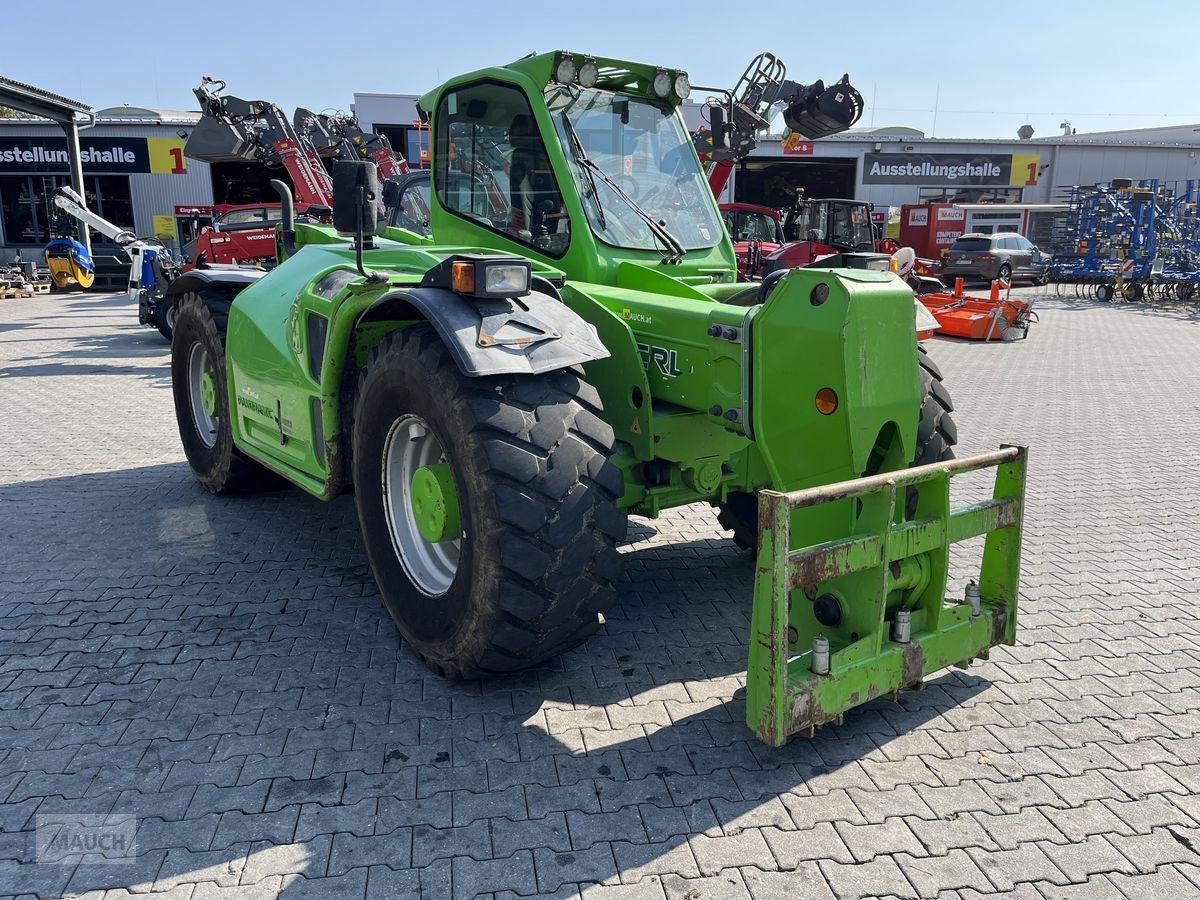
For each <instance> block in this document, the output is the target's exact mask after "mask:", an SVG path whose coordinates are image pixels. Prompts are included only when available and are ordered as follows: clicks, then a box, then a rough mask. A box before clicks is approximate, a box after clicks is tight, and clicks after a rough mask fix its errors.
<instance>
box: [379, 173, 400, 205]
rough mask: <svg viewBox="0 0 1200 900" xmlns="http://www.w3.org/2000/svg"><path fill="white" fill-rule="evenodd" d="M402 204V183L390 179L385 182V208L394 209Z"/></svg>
mask: <svg viewBox="0 0 1200 900" xmlns="http://www.w3.org/2000/svg"><path fill="white" fill-rule="evenodd" d="M399 205H400V183H399V182H398V181H392V180H390V179H389V180H388V181H385V182H384V183H383V208H384V209H392V208H393V207H396V206H399Z"/></svg>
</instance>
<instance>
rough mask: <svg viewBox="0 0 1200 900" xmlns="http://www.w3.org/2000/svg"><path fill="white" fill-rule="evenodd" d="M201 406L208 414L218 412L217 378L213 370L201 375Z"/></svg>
mask: <svg viewBox="0 0 1200 900" xmlns="http://www.w3.org/2000/svg"><path fill="white" fill-rule="evenodd" d="M200 408H201V409H203V410H204V412H205V413H206V414H207V415H210V416H215V415H216V414H217V380H216V379H215V378H213V376H212V372H205V373H204V374H203V375H201V376H200Z"/></svg>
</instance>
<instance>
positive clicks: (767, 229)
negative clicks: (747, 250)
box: [721, 209, 783, 244]
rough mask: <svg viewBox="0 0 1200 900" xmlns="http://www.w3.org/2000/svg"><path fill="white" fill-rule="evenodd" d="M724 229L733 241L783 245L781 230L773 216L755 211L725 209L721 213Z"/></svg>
mask: <svg viewBox="0 0 1200 900" xmlns="http://www.w3.org/2000/svg"><path fill="white" fill-rule="evenodd" d="M721 217H722V218H723V219H724V220H725V229H726V230H727V231H728V232H729V236H730V237H731V238H733V239H734V240H735V241H766V242H767V243H770V244H782V243H783V230H782V228H780V225H779V220H778V219H776V218H775V217H774V216H772V215H770V214H768V213H764V212H758V211H756V210H744V209H738V210H733V209H727V210H723V211H722V212H721Z"/></svg>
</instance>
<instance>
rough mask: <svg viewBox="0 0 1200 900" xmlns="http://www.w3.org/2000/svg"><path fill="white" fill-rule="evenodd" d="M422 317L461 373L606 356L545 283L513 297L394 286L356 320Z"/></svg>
mask: <svg viewBox="0 0 1200 900" xmlns="http://www.w3.org/2000/svg"><path fill="white" fill-rule="evenodd" d="M414 319H424V320H425V321H427V322H429V323H430V324H431V325H433V327H434V329H436V330H437V333H438V335H439V336H440V337H441V339H442V342H443V343H444V344H445V345H446V347H447V349H449V351H450V355H451V356H452V357H453V358H454V362H455V363H456V364H457V365H458V368H459V369H460V370H461V371H462V373H463V374H464V375H467V376H469V377H483V376H488V375H537V374H541V373H543V372H552V371H554V370H556V369H565V368H567V367H568V366H576V365H582V364H584V363H587V362H591V361H593V360H597V359H604V358H605V357H607V356H608V355H609V353H608V350H607V349H605V347H604V344H603V343H601V341H600V338H599V336H598V335H597V334H596V329H595V328H593V327H592V326H591V325H590V324H589V323H588V322H586V321H585V320H584V319H582V318H581V317H580V316H579V315H577V314H576V313H575V312H573V311H572V310H571V309H569V308H568V307H567V306H565V305H564V304H563V303H562V301H561V300H560V299H559V297H558V294H557V291H555V290H554V288H553V287H552V286H551V285H550V284H549V282H544V281H541V280H540V279H538V280H535V284H534V290H533V291H531V292H530V293H529V294H526V295H525V296H523V297H519V298H517V299H515V300H499V301H496V300H476V299H472V298H469V297H463V296H461V295H459V294H455V293H454V292H453V291H448V290H445V289H444V288H432V287H417V288H406V289H403V290H398V291H392V292H390V293H387V294H384V295H383V296H382V297H380V298H379V299H378V300H376V301H375V302H374V303H373V304H371V305H370V306H369V307H368V308H367V309H366V310H365V311H364V312H363V314H362V315H361V316H360V317H359V319H358V321H357V323H356V324H355V331H356V333H358V334H363V333H364V326H366V325H369V324H371V323H372V322H382V321H411V320H414Z"/></svg>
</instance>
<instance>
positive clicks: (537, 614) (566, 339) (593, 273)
mask: <svg viewBox="0 0 1200 900" xmlns="http://www.w3.org/2000/svg"><path fill="white" fill-rule="evenodd" d="M818 84H819V83H818ZM843 86H844V80H843V83H839V84H837V85H834V86H833V87H831V88H828V89H825V88H822V89H821V90H811V91H807V92H803V94H802V95H801V96H800V97H799V98H798V99H797V100H795V102H793V103H791V104H790V105H789V106H788V108H787V110H786V111H785V117H786V118H788V120H789V125H791V126H792V127H793V130H797V131H800V132H802V133H803V132H804V129H805V128H806V127H813V128H814V129H816V128H817V127H818V126H820V127H828V122H829V118H830V110H831V109H833V110H836V102H837V101H836V98H835V97H834V96H833V95H834V94H836V93H838V92H839V91H841V90H842V88H843ZM689 90H690V85H689V81H688V77H687V74H686V73H685V72H683V71H680V70H678V69H672V68H664V67H661V66H657V65H648V64H642V63H636V62H628V61H624V60H619V59H607V58H602V57H596V56H591V55H585V54H581V53H571V52H565V51H558V52H553V53H547V54H542V55H533V56H529V57H526V58H524V59H521V60H519V61H517V62H514V63H511V64H509V65H505V66H496V67H491V68H486V69H482V70H480V71H476V72H472V73H470V74H466V75H461V76H459V77H456V78H453V79H452V80H450V81H448V82H446V83H445V84H443V85H441V86H440V87H438V88H436V89H435V90H433V91H432V92H430V93H429V94H427V95H425V96H424V97H422V98H421V100H420V107H421V109H422V110H423V113H424V115H425V116H426V117H427V118H428V120H429V126H430V135H431V144H432V147H431V156H432V170H431V172H432V191H431V193H430V209H429V216H430V218H429V222H428V226H429V227H428V229H427V230H428V232H429V233H428V234H422V233H418V232H416V231H411V230H407V229H404V228H399V227H388V226H380V225H379V223H378V222H377V205H378V200H379V199H380V185H379V181H378V178H377V174H376V172H375V169H374V166H373V165H372V163H371V162H370V161H362V160H343V161H338V162H336V163H335V165H334V173H333V180H334V204H333V223H332V225H331V226H329V225H322V224H319V223H312V222H307V223H306V222H298V221H296V218H295V216H294V215H293V212H292V201H291V196H290V192H289V191H288V189H287V187H286V186H285V185H284V184H283V183H282V182H279V183H277V184H276V190H278V191H279V192H280V196H281V202H282V210H283V214H282V219H283V221H282V223H281V224H280V226H279V229H278V232H277V235H276V242H277V255H278V264H277V265H276V266H274V267H273V268H272V269H271V270H270V271H269V272H262V271H258V270H244V271H238V270H220V269H207V270H206V269H197V270H194V271H192V272H188V273H185V274H184V275H183V276H182V277H181V278H179V279H177V280H175V281H174V282H172V284H171V291H172V292H173V294H175V295H176V297H177V303H178V316H177V320H176V325H175V338H174V342H173V345H172V361H171V368H172V384H173V392H174V400H175V409H176V417H177V420H178V425H179V432H180V436H181V439H182V443H183V447H184V450H185V453H186V456H187V459H188V461H189V463H190V465H191V467H192V469H193V471H194V474H195V476H196V478H197V479H198V480H199V481H200V483H201V484H202V485H203V486H204V487H205V488H206V489H208V490H209V491H211V492H213V493H216V494H225V493H234V492H239V491H247V490H253V489H255V488H257V487H260V486H262V485H265V484H268V483H270V482H271V481H272V480H278V479H279V478H282V479H284V480H285V481H287V482H290V483H291V484H294V485H297V486H299V487H301V488H302V489H304V490H306V491H308V492H309V493H311V494H313V495H314V496H316V497H319V498H321V499H325V500H329V499H332V498H334V497H336V496H338V495H339V494H341V493H343V492H346V491H349V490H353V492H354V497H355V503H356V506H357V510H358V518H359V522H360V526H361V529H362V536H363V541H364V544H365V547H366V551H367V555H368V558H369V561H370V567H371V572H372V574H373V576H374V578H375V580H376V582H377V583H378V585H379V589H380V592H381V594H382V600H383V603H384V605H385V606H386V608H387V610H388V612H389V613H390V614H391V616H392V618H393V619H394V621H395V623H396V625H397V627H398V629H399V631H400V634H401V635H402V636H403V638H404V640H405V642H406V643H407V644H408V646H409V647H410V648H411V649H412V650H413V651H414V652H415V653H417V654H418V655H419V656H420V657H421V658H422V659H423V660H424V662H425V663H426V664H427V665H428V666H429V667H430V668H431V669H432V670H434V671H435V672H438V673H441V674H442V675H444V676H446V677H448V678H452V679H464V678H476V677H483V676H487V675H490V674H493V673H503V672H512V671H515V670H519V669H523V668H525V667H528V666H532V665H535V664H537V663H540V662H542V661H544V660H547V659H550V658H552V657H554V656H556V655H557V654H561V653H563V652H565V651H567V650H569V649H571V648H573V647H576V646H577V645H579V644H580V643H581V642H583V641H584V640H586V639H587V638H588V637H589V636H590V635H592V634H593V633H595V632H596V631H597V629H599V628H601V627H603V624H604V615H605V612H606V611H607V610H608V609H609V608H610V606H611V605H612V604H613V603H614V601H615V600H616V596H617V584H618V583H619V579H620V577H621V571H622V567H621V563H622V554H621V553H619V552H618V544H619V543H620V542H621V541H622V540H623V539H624V538H625V534H626V525H627V517H628V516H629V515H638V516H645V517H654V516H657V515H658V514H659V513H661V512H662V511H663V510H667V509H671V508H675V507H679V506H682V505H685V504H692V503H709V504H712V505H713V506H715V507H716V508H717V510H718V514H719V519H720V521H721V522H722V523H723V524H724V525H725V527H727V528H728V529H730V530H731V531H732V532H733V538H734V540H735V541H736V542H737V543H738V544H739V545H740V546H742V547H744V548H746V549H747V550H749V551H750V552H751V553H753V554H754V555H755V570H754V571H755V575H754V585H753V600H752V610H751V617H752V626H751V627H752V634H750V635H749V641H748V643H749V648H750V649H749V659H748V663H747V676H746V678H747V684H746V710H747V722H748V725H749V726H750V728H752V729H753V730H754V731H755V732H756V733H757V734H758V736H759V737H760V738H761V739H762V740H763V741H765V742H767V743H769V744H772V745H779V744H782V743H783V742H784V741H786V739H787V738H788V736H789V735H790V734H792V733H795V732H804V733H812V731H813V729H815V728H816V727H818V726H821V725H824V724H826V723H831V722H836V721H839V720H840V718H841V716H842V714H843V713H844V712H845V711H847V710H849V709H851V708H853V707H855V706H858V705H859V704H862V703H866V702H867V701H869V700H871V699H872V698H875V697H879V696H882V695H891V694H894V693H895V692H898V691H899V690H901V689H904V688H909V687H916V686H919V685H920V684H921V683H922V681H923V679H924V678H925V677H926V676H928V675H929V674H931V673H933V672H935V671H938V670H940V669H942V668H944V667H946V666H949V665H953V664H960V665H966V664H967V663H969V662H970V661H971V660H973V659H975V658H978V657H980V656H984V655H986V654H987V652H988V650H989V648H990V647H992V646H994V645H996V644H999V643H1012V642H1013V641H1014V637H1015V628H1016V613H1017V586H1018V576H1019V559H1020V545H1021V510H1022V503H1023V491H1024V471H1025V451H1024V449H1023V448H1017V447H1006V448H1002V449H1000V450H997V451H993V452H991V453H987V454H983V455H980V456H976V457H972V458H968V459H955V458H954V457H953V452H952V445H953V444H954V442H955V439H956V433H955V428H954V425H953V422H952V420H951V416H950V413H951V408H952V407H951V403H950V397H949V394H948V393H947V391H946V389H945V387H944V386H943V384H942V378H941V374H940V373H939V371H938V369H937V367H936V366H935V365H934V364H933V362H932V361H931V360H930V359H929V358H928V356H927V355H926V354H925V353H924V352H923V349H922V348H920V347H919V346H918V343H917V341H916V339H915V334H914V327H915V326H914V322H915V318H914V317H915V301H914V298H913V294H912V291H911V290H910V289H909V288H908V287H907V285H905V284H904V283H903V282H902V281H900V280H899V279H898V278H897V277H896V276H895V275H894V274H892V273H890V272H875V271H866V270H862V269H792V270H786V271H780V272H779V273H775V274H773V276H772V277H771V278H769V279H766V280H764V281H763V282H761V283H754V284H746V283H744V282H742V283H739V282H738V281H737V262H736V259H735V256H734V252H733V245H732V243H731V241H730V238H729V235H728V233H727V232H726V230H725V228H724V227H723V225H722V221H721V216H720V213H719V211H718V208H717V205H716V201H715V200H714V198H713V195H712V192H711V191H710V190H709V188H708V184H707V182H706V179H705V173H704V171H703V169H702V167H701V164H700V160H699V158H698V157H697V154H696V151H695V148H694V146H693V144H692V141H691V139H690V137H689V135H688V132H687V130H686V127H685V125H684V122H683V119H682V116H681V115H680V112H679V104H680V102H681V101H682V100H683V99H684V98H685V97H686V96H687V95H688V93H689ZM826 133H828V132H826ZM385 187H386V186H385ZM377 232H378V233H377ZM985 468H991V469H994V470H995V489H994V492H993V496H992V498H991V499H989V500H985V501H982V502H979V503H975V504H973V505H971V506H968V507H965V508H963V509H953V510H952V509H951V507H950V490H949V484H950V479H951V478H952V476H954V475H957V474H958V473H961V472H966V471H972V470H978V469H985ZM978 536H986V546H985V548H984V554H983V563H982V568H981V570H980V572H979V575H978V578H977V580H976V581H975V582H972V584H971V585H969V586H968V588H967V590H966V592H965V593H964V595H963V596H962V597H961V598H957V599H947V597H946V585H947V577H948V571H947V570H948V547H949V545H950V544H951V543H953V542H956V541H961V540H965V539H967V538H971V537H978Z"/></svg>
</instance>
